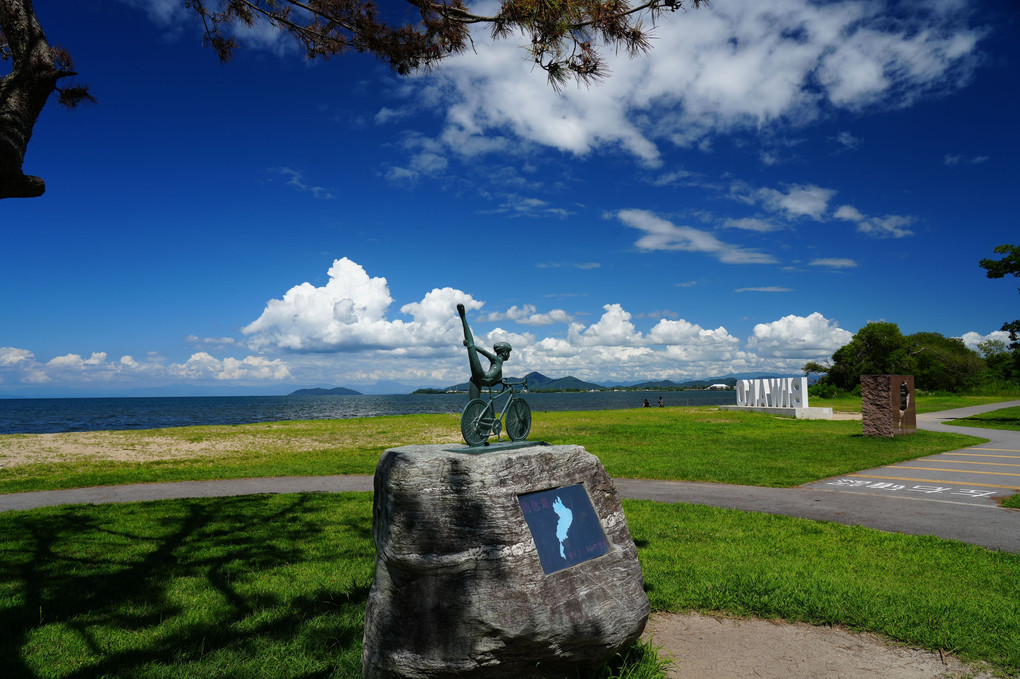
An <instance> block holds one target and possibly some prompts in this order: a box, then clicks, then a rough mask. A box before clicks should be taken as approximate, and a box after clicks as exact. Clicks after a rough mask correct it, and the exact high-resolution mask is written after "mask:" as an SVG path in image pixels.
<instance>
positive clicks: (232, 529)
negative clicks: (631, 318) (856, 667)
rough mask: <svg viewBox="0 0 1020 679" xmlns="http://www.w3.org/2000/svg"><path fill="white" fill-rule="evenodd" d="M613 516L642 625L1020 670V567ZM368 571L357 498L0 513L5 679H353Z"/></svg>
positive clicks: (855, 535) (777, 528) (765, 519)
mask: <svg viewBox="0 0 1020 679" xmlns="http://www.w3.org/2000/svg"><path fill="white" fill-rule="evenodd" d="M624 507H625V510H626V512H627V517H628V521H629V524H630V527H631V531H632V533H633V535H634V538H635V541H636V542H637V544H638V548H639V557H640V559H641V563H642V568H643V570H644V575H645V583H646V588H647V590H648V593H649V598H650V599H651V602H652V607H653V609H654V610H669V611H684V610H690V609H696V610H701V611H722V612H727V613H733V614H737V615H759V616H763V617H770V618H771V617H782V618H786V619H789V620H804V621H807V622H811V623H815V624H844V625H847V626H849V627H852V628H854V629H860V630H871V631H874V632H878V633H881V634H884V635H887V636H888V637H890V638H893V639H896V640H899V641H901V642H904V643H907V644H913V645H918V646H923V647H926V648H929V649H933V650H934V649H943V650H947V651H950V650H951V651H953V652H954V653H956V654H957V655H959V656H960V657H962V658H964V659H970V660H985V661H988V662H991V663H993V664H994V665H995V666H997V667H998V668H1000V670H1002V671H1005V672H1018V671H1020V555H1017V554H1005V553H998V552H990V551H988V550H985V549H981V548H978V547H972V546H968V545H963V544H959V543H953V542H947V541H942V540H938V539H934V538H922V537H912V536H904V535H898V534H889V533H881V532H878V531H872V530H868V529H864V528H859V527H848V526H842V525H838V524H828V523H820V522H814V521H806V520H800V519H792V518H787V517H778V516H769V515H764V514H751V513H745V512H738V511H734V510H724V509H714V508H708V507H699V506H689V505H660V504H656V503H652V502H644V501H627V502H625V503H624ZM372 557H373V542H372V534H371V496H370V494H354V493H348V494H316V495H277V496H251V497H243V498H211V499H203V500H175V501H164V502H152V503H138V504H127V505H108V506H74V507H72V506H65V507H57V508H46V509H38V510H32V511H27V512H13V513H6V514H2V515H0V630H3V634H2V635H0V655H2V657H3V658H4V659H5V660H4V673H3V676H4V677H11V678H12V679H15V678H20V677H39V678H41V677H61V678H65V677H66V678H71V677H75V678H79V677H101V676H114V675H116V676H123V677H160V678H163V677H170V678H175V677H179V678H184V677H189V678H190V677H199V676H200V677H239V676H244V677H298V676H300V677H358V676H360V652H361V635H362V626H363V615H364V607H365V602H366V600H367V595H368V588H369V585H370V582H371V578H372ZM639 651H640V649H639ZM639 655H641V653H639ZM644 655H645V656H646V659H647V655H648V654H647V653H645V654H644ZM652 660H653V662H651V663H650V664H651V665H652V666H654V664H655V663H654V657H653V658H652ZM646 664H649V663H646ZM613 676H616V675H615V674H614V675H613ZM625 676H627V677H645V676H647V677H653V676H655V674H654V673H651V674H649V673H643V674H626V675H625Z"/></svg>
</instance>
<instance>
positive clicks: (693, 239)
mask: <svg viewBox="0 0 1020 679" xmlns="http://www.w3.org/2000/svg"><path fill="white" fill-rule="evenodd" d="M616 217H617V218H618V219H619V220H620V221H621V222H623V223H624V224H626V225H627V226H629V227H632V228H635V229H638V230H639V231H643V232H644V234H645V235H643V236H642V237H641V238H639V239H638V240H637V242H636V243H635V245H636V246H637V247H638V248H639V249H641V250H678V251H682V252H701V253H704V254H707V255H711V256H712V257H715V258H716V259H718V260H719V261H720V262H725V263H726V264H771V263H773V262H775V261H776V260H775V258H774V257H772V255H768V254H765V253H763V252H758V251H756V250H750V249H748V248H744V247H741V246H739V245H733V244H730V243H725V242H723V241H721V240H719V239H718V238H716V237H715V236H713V235H712V234H710V233H709V232H707V231H703V230H701V229H695V228H693V227H690V226H677V225H675V224H673V223H672V222H669V221H667V220H665V219H662V218H661V217H658V216H656V215H655V214H653V213H652V212H649V211H648V210H635V209H632V210H620V211H619V212H617V213H616Z"/></svg>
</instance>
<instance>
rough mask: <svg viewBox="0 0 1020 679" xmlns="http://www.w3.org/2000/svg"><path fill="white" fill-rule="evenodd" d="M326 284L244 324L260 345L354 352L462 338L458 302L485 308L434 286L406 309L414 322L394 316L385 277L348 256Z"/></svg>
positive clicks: (273, 303) (275, 303) (274, 304)
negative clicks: (390, 313) (390, 312)
mask: <svg viewBox="0 0 1020 679" xmlns="http://www.w3.org/2000/svg"><path fill="white" fill-rule="evenodd" d="M328 273H329V281H328V282H327V283H326V285H324V286H322V287H316V286H314V285H312V284H311V283H302V284H301V285H296V286H294V287H293V288H291V289H290V290H288V291H287V292H286V293H285V294H284V295H283V298H282V299H272V300H270V301H269V302H268V303H267V304H266V308H265V310H264V311H263V312H262V315H261V316H259V318H258V319H256V320H255V321H253V322H252V323H249V324H248V325H247V326H245V327H244V328H242V329H241V332H242V333H244V334H245V335H247V336H249V337H250V338H251V339H250V344H251V346H252V347H253V348H255V349H256V350H264V349H277V350H286V351H341V350H343V351H354V350H364V349H377V348H381V349H398V348H405V347H415V346H443V345H449V344H450V343H456V342H459V341H460V323H459V320H458V319H457V317H456V315H455V314H454V313H453V312H452V310H453V309H455V308H456V305H457V304H458V303H461V304H464V306H465V307H466V308H467V309H469V310H473V309H478V308H481V306H482V305H481V303H480V302H477V301H475V300H474V299H473V298H472V297H471V296H470V295H468V294H467V293H464V292H461V291H460V290H454V289H452V288H442V289H438V288H437V289H434V290H432V291H431V292H429V293H428V294H426V295H425V297H424V298H423V299H422V300H421V301H420V302H415V303H412V304H406V305H404V306H403V307H401V309H400V312H401V313H403V314H405V315H409V316H411V317H412V320H410V321H403V320H389V319H387V318H386V313H387V311H388V310H389V307H390V305H391V304H392V303H393V298H392V297H390V291H389V286H388V285H387V282H386V279H385V278H371V277H369V275H368V274H367V273H366V272H365V270H364V269H363V268H362V267H361V266H360V265H359V264H357V263H355V262H352V261H351V260H349V259H347V258H346V257H344V258H343V259H338V260H336V261H334V262H333V266H332V267H330V269H329V272H328Z"/></svg>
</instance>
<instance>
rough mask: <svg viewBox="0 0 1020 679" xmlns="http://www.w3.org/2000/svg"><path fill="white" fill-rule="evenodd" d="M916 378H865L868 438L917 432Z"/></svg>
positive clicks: (864, 414) (863, 402)
mask: <svg viewBox="0 0 1020 679" xmlns="http://www.w3.org/2000/svg"><path fill="white" fill-rule="evenodd" d="M916 412H917V411H916V408H915V404H914V376H913V375H861V420H862V421H863V429H864V435H865V436H885V437H889V438H891V437H893V436H902V435H904V434H913V433H915V432H916V431H917V414H916Z"/></svg>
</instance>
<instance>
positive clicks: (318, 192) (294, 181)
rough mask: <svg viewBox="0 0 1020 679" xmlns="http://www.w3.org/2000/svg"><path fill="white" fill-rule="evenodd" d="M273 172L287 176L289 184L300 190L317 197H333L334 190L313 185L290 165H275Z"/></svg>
mask: <svg viewBox="0 0 1020 679" xmlns="http://www.w3.org/2000/svg"><path fill="white" fill-rule="evenodd" d="M271 172H273V173H275V174H279V175H282V176H284V177H286V178H287V186H293V187H294V188H295V189H297V190H298V191H304V192H306V193H310V194H312V195H313V196H315V197H316V198H322V199H329V198H333V197H334V196H333V190H332V189H328V188H325V187H323V186H313V185H311V184H308V183H307V182H306V181H305V178H304V175H303V174H302V173H301V172H299V171H298V170H295V169H293V168H289V167H274V168H272V169H271Z"/></svg>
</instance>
